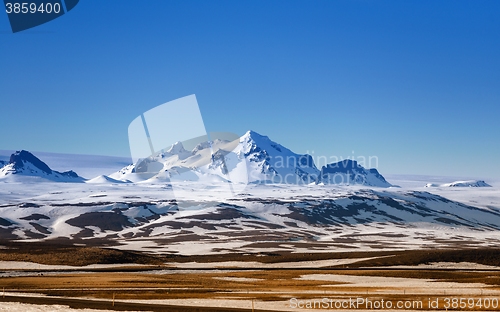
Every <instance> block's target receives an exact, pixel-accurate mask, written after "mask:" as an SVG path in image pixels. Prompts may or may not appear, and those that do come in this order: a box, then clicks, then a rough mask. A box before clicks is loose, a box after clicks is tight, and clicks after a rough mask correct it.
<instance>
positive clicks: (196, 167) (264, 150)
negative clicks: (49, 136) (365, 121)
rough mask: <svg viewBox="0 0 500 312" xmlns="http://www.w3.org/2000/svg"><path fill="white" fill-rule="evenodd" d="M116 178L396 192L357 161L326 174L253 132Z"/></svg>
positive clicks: (176, 150) (169, 155)
mask: <svg viewBox="0 0 500 312" xmlns="http://www.w3.org/2000/svg"><path fill="white" fill-rule="evenodd" d="M110 177H111V178H113V179H116V180H130V181H134V182H140V181H149V182H158V181H166V182H168V181H171V180H173V181H199V182H209V181H226V182H231V183H236V184H249V183H250V184H263V183H264V184H265V183H285V184H310V183H316V184H318V183H322V184H344V185H355V184H359V185H366V186H378V187H389V186H391V184H390V183H388V182H387V181H386V180H385V179H384V177H383V176H382V175H380V174H379V173H378V171H377V170H376V169H365V168H363V167H361V166H360V165H359V164H358V163H357V162H356V161H351V160H346V161H341V162H338V163H334V164H330V165H328V166H326V167H323V168H322V170H321V171H320V170H319V169H318V168H317V167H316V165H315V164H314V160H313V158H312V157H311V156H310V155H307V154H296V153H294V152H292V151H291V150H290V149H288V148H286V147H284V146H283V145H281V144H278V143H276V142H274V141H272V140H271V139H269V137H267V136H264V135H261V134H258V133H257V132H255V131H248V132H246V133H245V134H244V135H243V136H242V137H241V138H239V139H237V140H234V141H227V140H214V141H210V142H202V143H200V144H198V145H197V146H196V147H195V148H194V149H193V150H191V151H187V150H186V149H185V148H184V146H183V145H182V143H181V142H177V143H175V144H174V145H173V146H172V147H170V148H169V149H168V150H167V151H164V152H161V153H159V154H157V155H155V156H153V157H150V158H148V159H145V160H142V161H140V162H138V163H137V164H134V165H130V166H127V167H125V168H123V169H121V170H119V171H118V172H116V173H114V174H111V175H110Z"/></svg>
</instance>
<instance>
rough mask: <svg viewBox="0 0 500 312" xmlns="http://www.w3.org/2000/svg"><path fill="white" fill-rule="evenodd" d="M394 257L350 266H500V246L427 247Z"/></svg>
mask: <svg viewBox="0 0 500 312" xmlns="http://www.w3.org/2000/svg"><path fill="white" fill-rule="evenodd" d="M393 255H394V256H393V257H384V258H377V259H370V260H366V261H360V262H357V263H355V264H352V265H350V267H374V266H375V267H387V266H395V265H419V264H429V263H433V262H472V263H478V264H484V265H492V266H500V248H469V249H425V250H406V251H402V252H393Z"/></svg>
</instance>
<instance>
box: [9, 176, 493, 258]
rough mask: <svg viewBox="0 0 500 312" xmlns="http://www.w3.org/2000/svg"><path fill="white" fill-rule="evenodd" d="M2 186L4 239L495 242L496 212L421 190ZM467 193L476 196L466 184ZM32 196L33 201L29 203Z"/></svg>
mask: <svg viewBox="0 0 500 312" xmlns="http://www.w3.org/2000/svg"><path fill="white" fill-rule="evenodd" d="M18 188H19V186H18V185H15V184H10V185H9V184H6V185H4V186H2V188H0V216H1V218H0V235H1V237H2V238H3V239H55V238H65V239H69V240H72V241H74V243H79V244H93V245H96V244H102V245H112V246H117V247H119V246H121V247H119V248H125V249H142V250H149V251H153V250H156V251H158V252H162V253H168V252H172V253H179V254H192V253H198V254H201V253H213V252H232V251H238V252H258V251H263V250H267V251H272V250H288V251H307V252H324V251H329V250H330V251H331V250H339V249H341V250H350V249H351V250H360V249H387V248H390V249H399V248H400V249H405V248H422V247H457V246H460V247H464V246H471V247H472V246H473V247H478V246H494V245H498V244H499V243H500V238H499V237H500V236H499V233H500V209H499V208H498V207H490V208H478V207H476V206H472V205H468V204H463V203H460V202H457V201H452V200H449V199H446V198H444V197H442V196H439V195H435V194H431V193H428V192H422V191H408V190H402V189H391V190H382V189H365V188H360V187H352V186H342V187H339V186H321V185H296V184H271V185H260V184H258V185H250V186H249V187H248V188H247V191H248V193H246V194H240V195H239V196H237V197H234V198H228V199H226V200H224V201H213V200H211V199H212V198H214V197H223V196H218V195H217V193H218V192H226V191H227V190H226V189H225V188H219V187H217V186H214V184H207V185H200V187H197V188H193V184H192V183H190V182H187V183H179V185H177V186H176V188H177V190H181V191H180V192H176V193H175V196H174V194H173V193H172V186H170V187H168V186H165V185H164V184H157V185H154V184H148V185H143V184H130V183H128V184H127V183H123V184H108V185H103V184H87V183H79V184H60V183H59V184H56V183H40V184H39V185H38V186H35V188H30V189H28V190H26V191H25V192H24V193H23V194H22V195H19V194H18V193H17V195H16V193H15V192H16V190H18ZM462 191H463V192H473V191H474V190H473V189H469V188H467V189H464V190H462ZM26 198H29V200H26Z"/></svg>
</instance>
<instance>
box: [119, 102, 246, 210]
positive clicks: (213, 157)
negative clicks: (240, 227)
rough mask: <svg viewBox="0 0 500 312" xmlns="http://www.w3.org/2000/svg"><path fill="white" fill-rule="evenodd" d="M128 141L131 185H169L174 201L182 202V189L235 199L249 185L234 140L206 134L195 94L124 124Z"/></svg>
mask: <svg viewBox="0 0 500 312" xmlns="http://www.w3.org/2000/svg"><path fill="white" fill-rule="evenodd" d="M128 137H129V144H130V152H131V155H132V160H133V163H134V164H135V166H134V169H133V172H132V173H133V174H134V175H135V176H136V178H137V179H136V180H138V181H146V182H151V183H156V182H158V183H164V182H167V183H170V184H171V185H172V190H173V191H174V196H175V197H176V198H185V192H186V189H187V187H188V188H189V189H192V188H193V187H194V186H196V187H210V186H215V185H217V190H218V192H217V194H214V195H213V196H212V198H214V199H218V200H222V199H224V198H227V197H232V196H235V195H237V194H238V193H239V192H241V191H242V190H243V189H244V188H245V186H246V185H247V183H248V170H247V163H246V159H245V157H244V155H243V154H242V153H240V152H239V151H238V147H239V143H240V142H239V136H238V135H236V134H233V133H229V132H211V133H210V134H208V133H207V131H206V129H205V125H204V122H203V118H202V116H201V112H200V109H199V107H198V102H197V100H196V96H195V95H189V96H186V97H183V98H179V99H176V100H173V101H170V102H167V103H164V104H162V105H159V106H157V107H155V108H153V109H151V110H149V111H147V112H145V113H143V114H142V115H140V116H138V117H137V118H135V119H134V120H133V121H132V122H131V123H130V125H129V128H128ZM217 197H219V198H217Z"/></svg>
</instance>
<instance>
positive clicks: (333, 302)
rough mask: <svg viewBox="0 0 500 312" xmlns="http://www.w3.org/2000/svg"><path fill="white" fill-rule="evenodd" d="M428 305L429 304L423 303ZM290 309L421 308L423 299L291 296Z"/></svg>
mask: <svg viewBox="0 0 500 312" xmlns="http://www.w3.org/2000/svg"><path fill="white" fill-rule="evenodd" d="M425 306H429V304H427V303H426V304H425ZM289 307H290V308H291V309H311V310H314V309H316V310H343V311H345V310H387V309H392V310H422V309H423V308H424V301H422V300H396V301H395V300H385V299H376V300H375V299H369V298H362V297H356V298H344V299H338V298H336V299H333V298H322V299H297V298H291V299H290V301H289Z"/></svg>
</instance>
